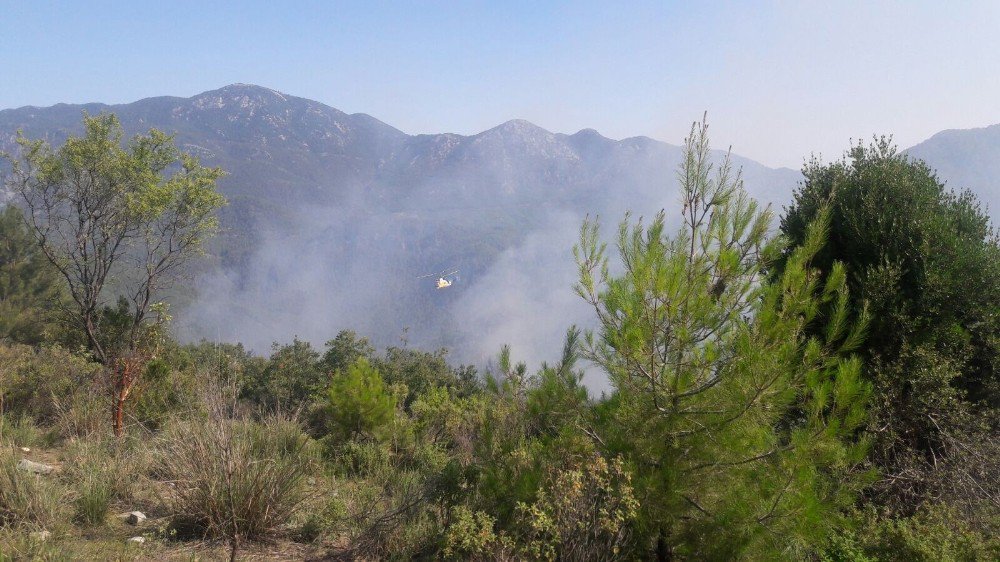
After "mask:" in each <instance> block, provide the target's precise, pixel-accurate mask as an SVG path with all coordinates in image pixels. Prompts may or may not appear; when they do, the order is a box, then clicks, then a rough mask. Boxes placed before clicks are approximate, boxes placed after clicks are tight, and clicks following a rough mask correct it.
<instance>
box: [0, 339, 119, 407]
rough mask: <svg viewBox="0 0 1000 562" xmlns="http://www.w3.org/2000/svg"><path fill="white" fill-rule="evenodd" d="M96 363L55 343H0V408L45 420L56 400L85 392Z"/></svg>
mask: <svg viewBox="0 0 1000 562" xmlns="http://www.w3.org/2000/svg"><path fill="white" fill-rule="evenodd" d="M99 368H100V367H99V366H98V365H96V364H94V363H89V362H87V361H86V360H85V359H84V358H82V357H80V356H78V355H75V354H73V353H70V352H68V351H66V350H65V349H62V348H59V347H51V348H42V349H39V350H35V349H33V348H31V347H29V346H26V345H2V344H0V410H2V412H4V413H6V414H8V415H10V416H12V417H14V418H21V417H26V416H27V417H30V418H31V419H32V420H34V422H35V423H37V424H42V425H45V424H49V423H52V422H54V421H55V420H56V418H57V417H58V415H59V410H58V408H57V404H58V403H59V402H60V401H61V402H66V401H68V398H69V397H73V396H77V395H80V394H85V393H88V391H89V390H91V387H92V385H93V381H94V380H95V376H96V374H97V372H98V369H99Z"/></svg>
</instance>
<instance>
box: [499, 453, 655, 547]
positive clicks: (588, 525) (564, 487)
mask: <svg viewBox="0 0 1000 562" xmlns="http://www.w3.org/2000/svg"><path fill="white" fill-rule="evenodd" d="M638 508H639V502H638V501H637V500H636V498H635V496H634V495H633V493H632V486H631V482H630V477H629V474H628V473H627V472H626V471H625V469H624V467H623V465H622V462H621V460H619V459H615V460H614V461H612V462H610V463H608V462H607V461H605V460H604V459H603V458H602V457H600V456H595V457H593V459H592V460H591V461H590V462H589V463H587V464H585V465H584V466H582V467H580V468H578V469H574V470H563V471H559V472H558V473H557V474H555V475H553V476H552V477H550V479H549V481H548V482H547V484H546V485H545V486H544V487H543V488H542V490H540V491H539V493H538V500H537V501H536V502H535V503H533V504H531V505H526V504H524V503H521V504H519V505H518V511H519V512H520V514H521V515H522V517H521V518H520V527H521V530H520V533H519V534H520V535H521V536H522V537H523V538H522V541H521V542H520V545H521V547H522V548H524V549H525V550H526V552H525V554H526V555H527V556H528V557H530V558H532V559H541V560H617V559H619V558H620V557H621V553H622V549H623V548H624V547H626V546H627V545H628V542H629V538H630V528H631V524H632V523H633V521H634V520H635V518H636V515H637V513H638Z"/></svg>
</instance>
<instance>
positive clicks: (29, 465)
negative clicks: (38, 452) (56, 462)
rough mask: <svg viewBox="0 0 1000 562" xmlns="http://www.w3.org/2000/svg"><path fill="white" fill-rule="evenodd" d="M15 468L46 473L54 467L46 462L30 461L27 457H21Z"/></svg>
mask: <svg viewBox="0 0 1000 562" xmlns="http://www.w3.org/2000/svg"><path fill="white" fill-rule="evenodd" d="M17 468H18V469H19V470H24V471H26V472H33V473H35V474H48V473H50V472H52V471H53V470H55V469H56V467H54V466H50V465H47V464H42V463H40V462H32V461H29V460H28V459H21V460H20V461H19V462H18V463H17Z"/></svg>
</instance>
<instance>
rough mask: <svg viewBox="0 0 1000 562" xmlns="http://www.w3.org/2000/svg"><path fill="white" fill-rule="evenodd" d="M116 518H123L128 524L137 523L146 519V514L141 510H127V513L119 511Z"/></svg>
mask: <svg viewBox="0 0 1000 562" xmlns="http://www.w3.org/2000/svg"><path fill="white" fill-rule="evenodd" d="M118 518H119V519H122V520H124V521H125V522H126V523H128V524H129V525H138V524H139V523H142V522H143V521H145V520H146V514H145V513H143V512H141V511H129V512H127V513H119V514H118Z"/></svg>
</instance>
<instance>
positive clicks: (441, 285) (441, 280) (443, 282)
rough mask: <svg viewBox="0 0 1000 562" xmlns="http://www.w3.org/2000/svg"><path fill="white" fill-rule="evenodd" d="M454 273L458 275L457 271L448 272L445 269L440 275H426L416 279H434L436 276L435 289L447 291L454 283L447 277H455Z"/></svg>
mask: <svg viewBox="0 0 1000 562" xmlns="http://www.w3.org/2000/svg"><path fill="white" fill-rule="evenodd" d="M456 273H458V270H457V269H453V270H451V271H448V270H447V269H446V270H444V271H442V272H441V273H428V274H427V275H420V276H418V277H417V279H426V278H428V277H434V276H435V275H436V276H438V280H437V288H438V289H447V288H448V287H451V285H452V283H454V281H452V280H450V279H448V277H451V276H452V275H455V274H456Z"/></svg>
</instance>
